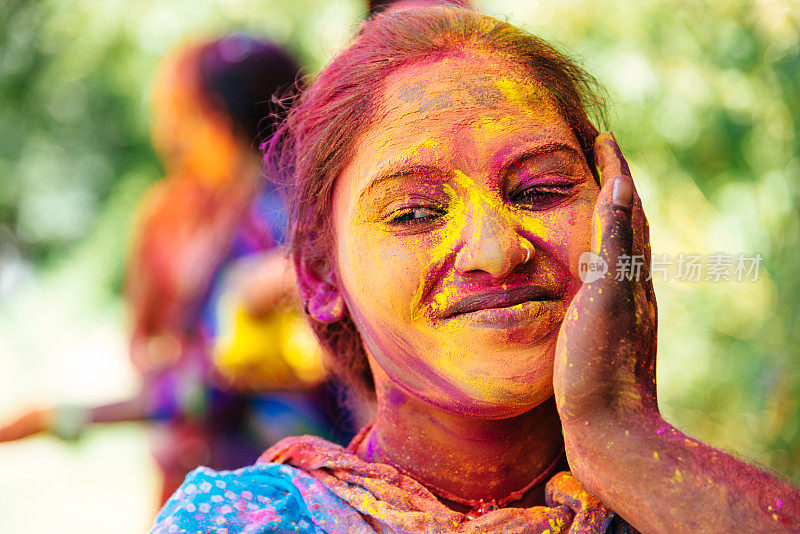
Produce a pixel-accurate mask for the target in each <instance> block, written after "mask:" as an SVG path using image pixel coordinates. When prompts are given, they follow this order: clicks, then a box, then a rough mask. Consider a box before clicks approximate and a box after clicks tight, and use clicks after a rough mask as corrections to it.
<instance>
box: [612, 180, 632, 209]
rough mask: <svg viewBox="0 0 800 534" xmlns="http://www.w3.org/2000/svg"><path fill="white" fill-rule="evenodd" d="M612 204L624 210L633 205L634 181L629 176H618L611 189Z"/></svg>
mask: <svg viewBox="0 0 800 534" xmlns="http://www.w3.org/2000/svg"><path fill="white" fill-rule="evenodd" d="M611 204H612V205H613V206H614V207H615V208H620V209H623V210H629V209H631V205H633V181H631V179H630V178H628V177H627V176H617V177H616V178H615V179H614V186H613V189H612V190H611Z"/></svg>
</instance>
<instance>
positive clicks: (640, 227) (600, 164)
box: [594, 132, 650, 278]
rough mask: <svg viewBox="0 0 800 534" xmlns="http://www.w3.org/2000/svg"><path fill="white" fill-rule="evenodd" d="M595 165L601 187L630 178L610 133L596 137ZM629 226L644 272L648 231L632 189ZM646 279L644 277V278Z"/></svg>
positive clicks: (648, 241)
mask: <svg viewBox="0 0 800 534" xmlns="http://www.w3.org/2000/svg"><path fill="white" fill-rule="evenodd" d="M594 155H595V165H596V166H597V170H598V173H599V174H600V180H601V183H602V184H603V185H605V183H606V182H607V181H609V180H613V179H614V178H616V177H617V176H628V177H631V170H630V166H629V165H628V161H627V160H626V159H625V156H624V155H623V154H622V149H620V147H619V144H618V143H617V141H616V139H615V138H614V134H612V133H611V132H603V133H601V134H600V135H598V136H597V138H596V139H595V145H594ZM631 226H632V228H633V254H635V255H637V256H641V257H642V258H643V259H644V263H645V272H649V268H650V229H649V226H648V224H647V217H646V216H645V214H644V209H643V207H642V200H641V198H640V197H639V194H638V192H637V191H636V188H635V187H633V202H632V208H631ZM645 278H646V277H645Z"/></svg>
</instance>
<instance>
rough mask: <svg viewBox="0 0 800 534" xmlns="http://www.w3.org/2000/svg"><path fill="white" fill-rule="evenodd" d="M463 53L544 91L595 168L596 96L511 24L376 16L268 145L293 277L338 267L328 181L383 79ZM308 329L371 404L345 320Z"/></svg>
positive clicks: (469, 17)
mask: <svg viewBox="0 0 800 534" xmlns="http://www.w3.org/2000/svg"><path fill="white" fill-rule="evenodd" d="M465 49H469V50H473V51H478V52H486V53H489V54H497V55H500V56H502V57H503V58H504V59H505V60H507V61H509V62H510V63H513V64H517V65H519V67H520V69H521V70H522V71H524V72H526V73H528V75H529V76H530V78H531V79H532V80H533V81H535V82H537V83H539V84H541V85H542V86H543V87H544V88H545V89H546V90H547V91H549V94H550V96H551V97H552V99H553V101H554V102H555V103H556V105H557V106H558V109H559V110H560V112H561V114H562V115H563V117H564V119H565V120H566V121H567V123H568V124H569V125H570V126H571V128H572V129H573V131H574V132H575V135H576V136H577V138H578V141H579V142H580V145H581V148H582V149H583V152H584V154H585V156H586V158H587V161H588V162H589V164H590V167H591V168H593V165H592V162H593V155H592V146H593V143H594V139H595V137H596V136H597V134H598V131H597V129H596V128H595V126H594V125H593V124H592V122H591V121H590V119H589V112H590V111H593V112H597V113H598V115H599V118H602V113H603V100H602V99H601V98H600V97H599V96H598V95H599V94H601V90H600V87H599V85H598V84H597V82H596V80H595V79H594V78H593V77H592V76H590V75H589V74H587V73H586V72H584V71H583V69H581V68H580V67H579V66H577V65H576V64H575V63H574V62H572V61H571V60H570V59H569V58H567V57H566V56H564V55H563V54H561V53H559V52H558V51H556V50H555V49H554V48H553V47H552V46H550V45H549V44H548V43H546V42H545V41H543V40H542V39H539V38H538V37H535V36H533V35H531V34H529V33H527V32H525V31H523V30H521V29H519V28H517V27H515V26H513V25H511V24H509V23H508V22H503V21H499V20H497V19H494V18H492V17H489V16H486V15H483V14H480V13H478V12H475V11H471V10H467V9H459V8H452V7H433V8H419V9H413V10H408V11H404V12H398V13H391V12H390V13H386V14H379V15H377V16H375V17H374V18H372V19H370V20H368V21H367V22H365V23H364V24H363V26H362V27H361V29H360V31H359V32H358V34H357V36H356V38H355V39H354V41H353V42H352V43H351V44H350V45H349V46H348V47H347V48H345V49H344V50H343V51H342V52H341V53H339V54H338V55H337V56H336V57H335V58H334V59H333V60H332V61H331V62H330V63H329V64H328V66H327V67H325V68H324V69H323V70H322V71H321V72H320V73H319V74H318V75H317V77H316V79H314V81H313V82H312V83H311V84H310V85H309V86H308V88H307V89H305V90H304V91H303V93H302V94H300V95H299V97H298V98H297V99H296V100H295V102H294V103H293V104H292V105H291V107H290V108H289V110H288V112H287V113H286V115H285V117H284V119H283V122H282V123H281V124H280V125H279V126H278V130H277V132H276V134H275V135H274V136H273V137H272V138H271V139H270V140H269V141H268V142H267V143H265V145H264V148H265V163H266V165H267V167H268V169H269V170H268V172H269V173H270V174H272V175H273V176H283V178H284V179H285V182H286V185H287V196H288V203H289V209H290V217H289V224H290V228H289V242H290V247H291V250H290V252H291V254H292V257H293V259H294V262H295V268H297V269H298V271H299V270H300V265H301V262H302V263H303V264H304V265H306V266H312V265H319V264H327V265H331V268H334V267H333V265H332V262H333V257H334V237H333V230H332V229H333V221H332V218H331V211H332V199H333V188H334V182H335V180H336V179H337V177H338V176H339V175H340V174H341V172H342V170H343V168H344V167H345V166H346V165H347V163H348V162H349V161H350V160H351V158H352V157H353V154H354V152H355V150H356V144H357V143H358V140H359V138H360V136H361V135H362V134H363V133H364V131H365V130H366V129H367V128H368V127H369V126H370V124H371V122H372V121H373V120H374V117H375V110H376V108H377V106H378V104H379V100H380V99H381V97H382V92H383V87H384V84H385V80H386V78H387V77H388V76H389V75H391V74H392V73H394V72H396V71H397V70H399V69H402V68H403V67H405V66H407V65H410V64H413V63H416V62H420V61H424V60H426V59H430V58H441V57H445V56H448V55H452V54H454V53H457V52H458V51H460V50H465ZM301 282H302V280H301ZM300 289H301V293H304V294H303V295H302V296H303V299H304V300H307V299H308V294H309V288H304V287H302V283H301V288H300ZM311 323H312V328H313V330H314V332H315V334H316V335H317V337H318V338H319V341H320V342H321V344H322V345H323V347H324V348H325V349H326V351H327V352H328V353H329V354H328V359H329V362H328V364H329V367H330V368H331V370H332V371H334V372H335V373H336V374H338V375H339V376H340V377H341V378H343V379H345V380H346V381H347V382H348V383H349V384H350V385H351V387H352V388H353V389H354V390H355V393H356V394H364V393H366V394H369V395H370V396H372V395H373V394H374V383H373V381H372V375H371V373H370V369H369V366H368V363H367V358H366V353H365V351H364V347H363V344H362V341H361V337H360V335H359V333H358V331H357V330H356V327H355V325H354V323H353V321H352V319H351V317H350V315H349V313H348V312H347V311H345V316H344V318H343V319H341V320H340V321H338V322H336V323H333V324H323V323H319V322H316V321H313V320H312V321H311Z"/></svg>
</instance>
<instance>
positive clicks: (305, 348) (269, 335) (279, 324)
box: [214, 302, 325, 392]
mask: <svg viewBox="0 0 800 534" xmlns="http://www.w3.org/2000/svg"><path fill="white" fill-rule="evenodd" d="M222 307H223V309H224V311H225V312H229V313H223V314H222V325H221V326H222V331H221V332H220V335H219V336H218V337H217V339H216V342H215V346H214V365H215V367H216V369H217V371H218V373H219V374H220V375H221V376H222V377H224V378H225V379H226V380H227V381H228V382H229V383H230V385H231V387H232V388H234V389H236V390H246V391H255V392H257V391H270V390H275V389H282V388H293V387H303V386H310V385H314V384H316V383H318V382H319V381H321V380H322V379H323V378H324V376H325V370H324V368H323V363H322V352H321V351H320V348H319V345H318V344H317V341H316V339H315V338H314V334H313V333H312V332H311V329H310V328H309V327H308V325H307V324H306V323H305V321H304V319H303V318H302V317H300V315H299V313H298V312H297V311H296V310H295V309H293V308H282V309H279V310H277V311H275V312H273V313H271V314H269V315H267V316H266V317H264V318H261V319H255V318H253V317H251V316H250V315H249V314H248V313H247V311H246V310H245V308H244V307H243V306H242V305H241V303H238V302H237V303H229V304H228V305H224V304H223V306H222Z"/></svg>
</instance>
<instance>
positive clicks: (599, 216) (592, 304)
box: [554, 133, 658, 454]
mask: <svg viewBox="0 0 800 534" xmlns="http://www.w3.org/2000/svg"><path fill="white" fill-rule="evenodd" d="M595 159H596V164H597V168H598V170H599V172H600V176H601V182H602V189H601V191H600V195H599V196H598V199H597V203H596V205H595V209H594V214H593V221H592V222H593V237H592V249H593V250H592V252H593V253H594V254H596V255H598V256H599V257H600V258H602V260H604V261H605V263H606V264H607V265H608V271H607V272H606V273H605V275H604V276H603V277H602V278H600V279H599V280H596V281H593V282H588V281H587V283H584V284H583V286H582V287H581V288H580V289H579V291H578V293H577V294H576V296H575V298H574V300H573V301H572V303H571V304H570V307H569V309H568V310H567V314H566V318H565V320H564V322H563V324H562V326H561V331H560V333H559V337H558V343H557V348H556V357H555V372H554V390H555V394H556V403H557V406H558V410H559V414H560V416H561V420H562V424H563V426H564V431H565V437H566V439H567V442H568V454H569V442H570V437H573V438H575V439H578V435H580V438H579V439H591V437H592V436H591V432H592V430H591V429H592V423H593V422H595V421H615V422H616V421H624V420H630V419H629V416H630V415H631V414H657V411H658V408H657V403H656V387H655V354H656V323H657V318H656V303H655V297H654V293H653V287H652V282H651V281H650V280H649V279H648V278H649V275H648V273H649V265H650V246H649V235H648V226H647V220H646V218H645V216H644V212H643V210H642V204H641V200H640V199H639V196H638V195H637V193H636V189H635V187H634V185H633V180H632V179H631V176H630V170H629V168H628V165H627V163H626V161H625V159H624V157H623V156H622V153H621V152H620V150H619V147H618V146H617V143H616V141H615V140H614V137H613V136H612V135H611V134H610V133H604V134H601V135H599V136H598V137H597V140H596V142H595ZM636 262H638V263H640V264H641V265H642V267H641V271H640V272H639V273H638V275H637V272H636V271H635V270H631V269H623V270H620V269H619V267H621V266H626V265H627V266H630V265H632V264H635V263H636ZM622 275H632V276H622Z"/></svg>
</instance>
